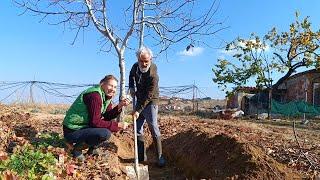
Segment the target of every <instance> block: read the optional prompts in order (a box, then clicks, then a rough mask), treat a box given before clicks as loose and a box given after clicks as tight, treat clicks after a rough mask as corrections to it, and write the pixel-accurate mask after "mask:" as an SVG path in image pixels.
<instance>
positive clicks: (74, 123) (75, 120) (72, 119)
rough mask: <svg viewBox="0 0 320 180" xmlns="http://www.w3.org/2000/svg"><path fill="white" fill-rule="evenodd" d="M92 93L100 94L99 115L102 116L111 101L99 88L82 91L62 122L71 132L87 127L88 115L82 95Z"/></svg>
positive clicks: (94, 87)
mask: <svg viewBox="0 0 320 180" xmlns="http://www.w3.org/2000/svg"><path fill="white" fill-rule="evenodd" d="M92 92H98V93H99V94H100V96H101V99H102V106H101V114H104V113H105V112H106V109H107V107H108V105H109V104H110V102H111V99H109V100H107V99H106V94H105V93H104V91H103V90H102V88H101V86H99V85H98V86H93V87H90V88H89V89H87V90H85V91H83V92H82V93H81V94H80V95H79V96H78V97H77V99H76V100H75V101H74V102H73V104H72V105H71V107H70V108H69V110H68V111H67V113H66V116H65V118H64V120H63V125H64V126H66V127H68V128H69V129H72V130H78V129H82V128H86V127H89V113H88V109H87V106H86V104H85V103H84V102H83V95H85V94H88V93H92Z"/></svg>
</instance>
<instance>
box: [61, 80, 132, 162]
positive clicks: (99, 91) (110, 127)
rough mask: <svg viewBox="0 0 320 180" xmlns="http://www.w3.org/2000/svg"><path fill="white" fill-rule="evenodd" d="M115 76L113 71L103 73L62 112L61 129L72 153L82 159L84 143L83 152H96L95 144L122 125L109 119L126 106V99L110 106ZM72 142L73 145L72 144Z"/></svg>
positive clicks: (124, 125) (127, 102)
mask: <svg viewBox="0 0 320 180" xmlns="http://www.w3.org/2000/svg"><path fill="white" fill-rule="evenodd" d="M117 84H118V80H117V79H116V78H115V77H114V76H113V75H107V76H105V77H104V78H103V79H102V80H101V81H100V84H99V85H97V86H93V87H90V88H88V89H87V90H85V91H83V92H82V93H81V94H80V95H79V96H78V97H77V99H76V100H75V101H74V103H73V104H72V105H71V107H70V108H69V110H68V111H67V113H66V116H65V118H64V121H63V133H64V138H65V139H66V141H67V143H68V145H69V146H72V148H73V149H72V154H73V156H74V157H75V158H77V159H79V160H80V161H84V160H85V157H84V155H83V154H82V149H83V147H84V146H88V147H89V150H88V151H87V154H91V155H98V154H99V152H98V151H97V149H96V148H97V146H98V145H99V144H100V143H102V142H103V141H106V140H108V139H109V138H110V136H111V132H117V131H118V130H119V129H125V128H126V126H127V124H126V123H122V122H116V121H111V120H112V119H114V118H116V117H117V116H118V115H119V114H120V112H121V111H122V107H123V106H127V105H128V104H129V103H130V101H129V100H128V99H124V100H121V101H120V102H119V104H118V105H117V106H115V107H112V102H111V100H112V98H113V97H114V95H115V93H116V90H117ZM73 144H74V145H73Z"/></svg>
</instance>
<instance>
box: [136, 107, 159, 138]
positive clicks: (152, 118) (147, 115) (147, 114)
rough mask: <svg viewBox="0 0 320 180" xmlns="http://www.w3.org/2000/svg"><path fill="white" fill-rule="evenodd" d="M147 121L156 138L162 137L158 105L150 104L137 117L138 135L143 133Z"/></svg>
mask: <svg viewBox="0 0 320 180" xmlns="http://www.w3.org/2000/svg"><path fill="white" fill-rule="evenodd" d="M145 121H147V123H148V126H149V129H150V131H151V134H152V136H153V137H154V138H157V137H160V136H161V134H160V130H159V125H158V105H154V104H149V105H147V106H146V107H145V108H144V109H143V110H142V112H141V113H140V115H139V117H138V119H137V135H138V136H142V135H143V125H144V123H145Z"/></svg>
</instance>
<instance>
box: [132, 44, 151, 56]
mask: <svg viewBox="0 0 320 180" xmlns="http://www.w3.org/2000/svg"><path fill="white" fill-rule="evenodd" d="M144 53H148V54H149V55H150V57H151V58H152V57H153V53H152V51H151V49H149V48H147V47H145V46H141V47H140V48H139V49H138V51H137V52H136V56H137V58H138V59H139V57H140V55H141V54H144Z"/></svg>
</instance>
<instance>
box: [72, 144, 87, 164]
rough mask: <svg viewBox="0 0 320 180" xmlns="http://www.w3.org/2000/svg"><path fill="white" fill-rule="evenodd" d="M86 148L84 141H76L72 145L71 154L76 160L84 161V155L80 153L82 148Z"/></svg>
mask: <svg viewBox="0 0 320 180" xmlns="http://www.w3.org/2000/svg"><path fill="white" fill-rule="evenodd" d="M85 148H87V145H86V144H85V143H77V144H75V145H74V146H73V150H72V152H71V153H72V155H73V157H74V158H76V159H77V160H78V161H81V162H84V160H85V157H84V155H83V154H82V150H83V149H85Z"/></svg>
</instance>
